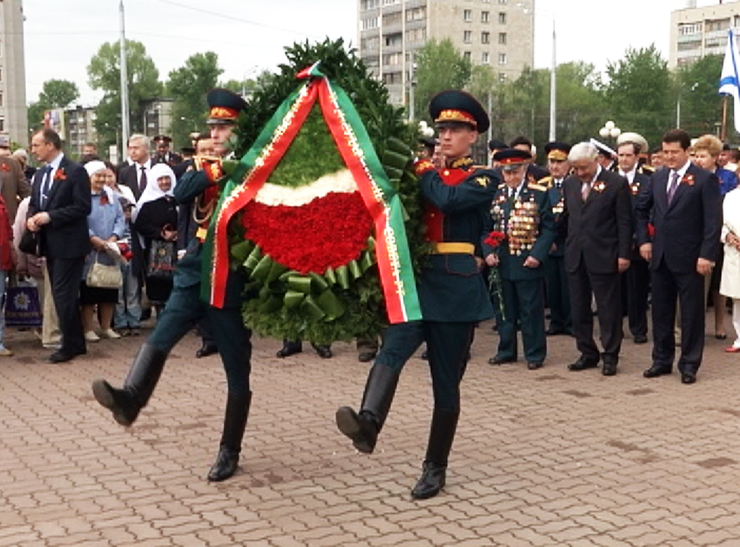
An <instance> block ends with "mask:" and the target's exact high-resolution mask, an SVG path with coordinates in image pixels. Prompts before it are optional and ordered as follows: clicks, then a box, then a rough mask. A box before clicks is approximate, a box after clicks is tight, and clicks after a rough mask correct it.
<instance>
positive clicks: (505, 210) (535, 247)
mask: <svg viewBox="0 0 740 547" xmlns="http://www.w3.org/2000/svg"><path fill="white" fill-rule="evenodd" d="M526 159H527V158H526V157H525V156H524V155H523V153H522V151H520V150H516V149H507V150H502V151H500V152H498V153H497V154H496V156H495V157H494V160H495V161H498V162H499V163H500V164H501V165H502V167H503V169H507V168H508V167H509V166H512V165H523V162H524V161H526ZM491 218H492V227H493V230H494V231H497V232H501V233H504V234H506V239H504V240H503V242H502V243H501V245H500V246H499V247H498V248H497V249H494V248H493V247H490V246H489V245H487V244H486V243H484V244H483V246H484V254H486V255H488V254H491V253H494V254H496V255H497V256H498V261H499V262H498V266H497V268H498V270H499V274H500V278H501V282H502V287H501V288H502V290H501V293H502V295H503V306H501V307H500V309H496V322H497V324H498V326H499V327H498V332H499V336H500V341H499V345H498V353H497V354H496V356H495V357H494V358H493V359H491V360H490V363H491V364H503V363H509V362H513V361H516V360H517V354H518V351H517V336H516V331H517V323H519V324H520V326H521V331H522V343H523V346H524V357H525V359H526V361H527V366H528V368H529V369H530V370H535V369H538V368H540V367H541V366H542V364H543V362H544V360H545V357H546V355H547V342H546V339H545V310H544V306H545V304H544V294H543V280H544V277H545V268H544V265H545V264H546V262H547V259H548V252H549V251H550V247H551V246H552V243H553V241H554V239H555V231H554V219H553V216H552V209H551V207H550V205H549V199H548V193H547V188H546V187H545V186H542V185H540V184H537V183H535V182H532V181H529V180H527V178H526V177H523V178H522V181H521V183H520V184H519V186H518V187H517V188H512V187H510V186H508V185H507V184H503V183H502V184H500V185H499V187H498V190H497V191H496V195H495V197H494V199H493V205H492V207H491ZM529 256H531V257H533V258H535V259H537V260H538V261H539V266H538V267H536V268H532V267H527V266H525V265H524V263H525V261H526V260H527V257H529ZM502 311H503V315H502V313H501V312H502Z"/></svg>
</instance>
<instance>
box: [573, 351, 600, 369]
mask: <svg viewBox="0 0 740 547" xmlns="http://www.w3.org/2000/svg"><path fill="white" fill-rule="evenodd" d="M598 366H599V360H598V359H589V358H588V357H584V356H583V355H581V356H580V357H579V358H578V361H576V362H575V363H571V364H570V365H568V370H572V371H574V372H580V371H582V370H586V369H589V368H596V367H598Z"/></svg>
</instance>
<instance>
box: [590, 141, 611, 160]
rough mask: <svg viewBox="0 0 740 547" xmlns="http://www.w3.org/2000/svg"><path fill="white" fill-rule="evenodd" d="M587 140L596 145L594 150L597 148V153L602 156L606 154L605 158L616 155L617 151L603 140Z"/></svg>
mask: <svg viewBox="0 0 740 547" xmlns="http://www.w3.org/2000/svg"><path fill="white" fill-rule="evenodd" d="M589 142H590V143H591V144H593V145H594V146H595V147H596V150H598V151H599V154H601V155H602V156H606V157H607V158H616V157H617V152H616V151H615V150H614V149H613V148H611V147H609V146H607V145H605V144H604V143H603V142H601V141H597V140H596V139H593V138H592V139H591V140H590V141H589Z"/></svg>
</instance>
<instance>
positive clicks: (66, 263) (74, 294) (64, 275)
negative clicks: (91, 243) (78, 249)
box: [46, 256, 86, 354]
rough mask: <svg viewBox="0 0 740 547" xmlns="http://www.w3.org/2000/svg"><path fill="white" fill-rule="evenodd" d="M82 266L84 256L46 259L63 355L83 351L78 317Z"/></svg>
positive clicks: (82, 337) (83, 346) (83, 340)
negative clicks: (60, 332)
mask: <svg viewBox="0 0 740 547" xmlns="http://www.w3.org/2000/svg"><path fill="white" fill-rule="evenodd" d="M84 266H85V257H84V256H83V257H80V258H56V257H53V256H47V257H46V267H47V269H48V270H49V280H50V282H51V293H52V296H53V298H54V306H55V307H56V310H57V316H58V317H59V329H60V330H61V331H62V347H61V348H60V351H61V352H63V353H67V354H75V353H82V352H84V351H85V350H86V345H85V334H84V332H83V329H82V319H81V318H80V280H81V279H82V270H83V267H84Z"/></svg>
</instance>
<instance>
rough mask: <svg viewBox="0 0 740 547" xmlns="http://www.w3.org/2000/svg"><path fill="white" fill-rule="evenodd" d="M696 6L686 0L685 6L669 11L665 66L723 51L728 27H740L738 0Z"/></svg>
mask: <svg viewBox="0 0 740 547" xmlns="http://www.w3.org/2000/svg"><path fill="white" fill-rule="evenodd" d="M717 2H718V3H716V4H713V5H709V6H703V7H696V0H689V1H688V2H687V4H686V5H687V7H686V8H684V9H680V10H676V11H673V12H671V37H670V52H669V56H668V66H669V67H670V68H672V69H673V68H676V67H680V66H684V65H688V64H691V63H693V62H694V61H696V60H697V59H700V58H702V57H704V56H705V55H724V53H725V48H726V47H727V29H729V28H732V29H733V30H734V31H735V33H737V32H738V30H740V2H739V1H734V2H724V3H723V2H722V1H721V0H717Z"/></svg>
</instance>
